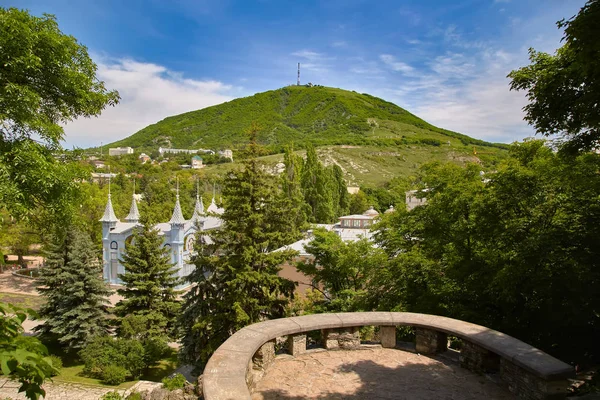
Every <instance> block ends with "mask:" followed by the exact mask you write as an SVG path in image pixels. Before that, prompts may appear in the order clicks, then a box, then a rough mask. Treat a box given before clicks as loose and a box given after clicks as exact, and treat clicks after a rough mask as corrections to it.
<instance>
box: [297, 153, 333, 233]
mask: <svg viewBox="0 0 600 400" xmlns="http://www.w3.org/2000/svg"><path fill="white" fill-rule="evenodd" d="M301 182H302V191H303V193H304V199H305V201H306V203H307V204H308V205H309V206H310V209H311V214H310V221H311V222H317V223H330V222H332V221H333V219H334V218H335V211H334V204H333V193H332V188H331V185H330V179H329V176H328V174H327V171H326V170H325V168H323V165H322V164H321V162H320V161H319V159H318V157H317V152H316V150H315V148H314V147H313V146H312V145H311V144H309V146H308V147H307V149H306V161H305V162H304V167H303V168H302V178H301Z"/></svg>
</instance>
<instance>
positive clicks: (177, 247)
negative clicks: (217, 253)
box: [100, 194, 222, 288]
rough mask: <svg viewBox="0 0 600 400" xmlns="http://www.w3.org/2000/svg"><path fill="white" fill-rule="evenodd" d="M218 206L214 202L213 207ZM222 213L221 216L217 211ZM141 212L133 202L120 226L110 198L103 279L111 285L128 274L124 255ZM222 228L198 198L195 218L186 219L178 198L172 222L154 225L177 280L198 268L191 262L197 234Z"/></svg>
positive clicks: (104, 221) (104, 227)
mask: <svg viewBox="0 0 600 400" xmlns="http://www.w3.org/2000/svg"><path fill="white" fill-rule="evenodd" d="M213 204H215V203H214V199H213V202H212V203H211V205H213ZM214 207H215V208H216V205H215V206H214ZM216 209H217V210H218V212H219V213H221V212H222V210H221V209H218V208H216ZM139 218H140V217H139V212H138V208H137V204H136V200H135V195H134V199H132V203H131V210H130V212H129V215H128V216H127V217H126V218H125V221H124V222H121V221H120V220H119V219H118V218H117V217H116V215H115V213H114V210H113V207H112V202H111V199H110V194H109V195H108V202H107V204H106V209H105V211H104V215H103V216H102V219H100V222H102V250H103V253H102V259H103V277H104V280H105V281H106V282H108V283H111V284H117V285H118V284H121V283H122V282H121V280H120V279H119V274H123V273H124V272H125V268H124V267H123V265H122V264H121V259H122V258H123V255H124V254H125V253H126V252H127V246H128V245H129V244H130V243H131V240H132V238H133V237H132V234H133V231H134V229H135V228H136V227H137V226H139ZM220 226H221V220H220V219H219V218H216V217H213V216H206V215H205V213H204V205H203V203H202V199H200V197H199V196H198V195H197V196H196V207H195V208H194V214H193V215H192V217H191V218H190V219H189V220H188V219H185V218H184V217H183V214H182V212H181V206H180V204H179V194H177V200H176V203H175V209H174V210H173V216H172V217H171V220H170V221H169V222H163V223H159V224H156V225H155V229H157V230H158V231H159V235H160V236H161V237H162V238H163V245H164V247H166V248H168V249H169V253H170V255H171V262H172V263H173V264H175V266H176V270H177V272H176V273H177V276H178V277H179V278H184V277H186V276H187V275H189V274H190V273H191V272H192V271H193V270H194V268H195V266H194V265H193V264H191V263H190V258H191V256H192V255H193V254H194V244H195V243H196V235H197V234H198V230H200V231H206V230H211V229H217V228H219V227H220ZM186 285H187V283H183V282H182V283H181V284H180V285H179V287H178V288H183V287H185V286H186Z"/></svg>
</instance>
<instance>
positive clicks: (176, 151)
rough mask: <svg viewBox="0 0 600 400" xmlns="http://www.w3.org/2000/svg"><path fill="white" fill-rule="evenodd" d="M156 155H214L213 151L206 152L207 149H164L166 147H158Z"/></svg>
mask: <svg viewBox="0 0 600 400" xmlns="http://www.w3.org/2000/svg"><path fill="white" fill-rule="evenodd" d="M158 153H159V154H160V155H161V156H162V155H163V154H168V153H170V154H197V153H204V154H215V152H214V151H212V150H208V149H196V150H194V149H170V148H166V147H159V148H158Z"/></svg>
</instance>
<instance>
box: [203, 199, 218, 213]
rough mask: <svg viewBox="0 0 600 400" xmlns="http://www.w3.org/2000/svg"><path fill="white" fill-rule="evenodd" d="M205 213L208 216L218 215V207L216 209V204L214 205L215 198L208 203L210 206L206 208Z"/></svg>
mask: <svg viewBox="0 0 600 400" xmlns="http://www.w3.org/2000/svg"><path fill="white" fill-rule="evenodd" d="M206 211H207V212H208V213H209V214H210V213H218V212H219V207H217V203H215V198H214V197H213V198H212V200H211V201H210V205H209V206H208V208H207V209H206Z"/></svg>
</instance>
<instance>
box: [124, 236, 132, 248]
mask: <svg viewBox="0 0 600 400" xmlns="http://www.w3.org/2000/svg"><path fill="white" fill-rule="evenodd" d="M131 243H133V235H131V236H127V239H125V248H126V249H127V248H129V246H131Z"/></svg>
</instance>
